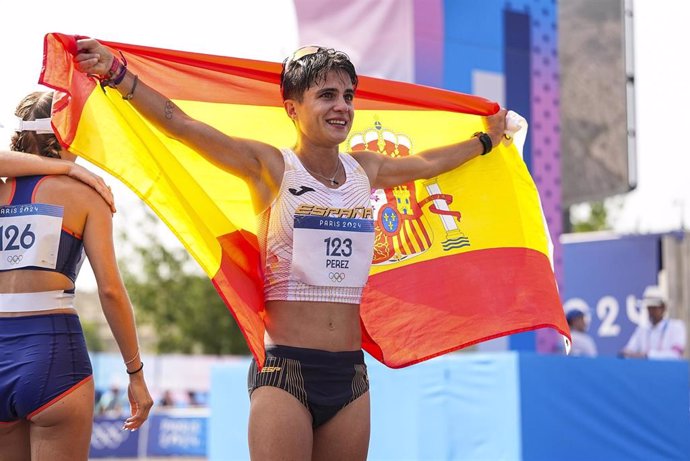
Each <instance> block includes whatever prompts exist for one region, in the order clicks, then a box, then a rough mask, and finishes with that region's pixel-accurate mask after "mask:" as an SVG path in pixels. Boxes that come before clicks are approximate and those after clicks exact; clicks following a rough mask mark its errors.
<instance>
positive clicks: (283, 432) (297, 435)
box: [249, 386, 313, 461]
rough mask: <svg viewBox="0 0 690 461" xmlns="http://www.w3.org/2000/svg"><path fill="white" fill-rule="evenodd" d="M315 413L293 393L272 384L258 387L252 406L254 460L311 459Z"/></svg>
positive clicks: (250, 428)
mask: <svg viewBox="0 0 690 461" xmlns="http://www.w3.org/2000/svg"><path fill="white" fill-rule="evenodd" d="M311 421H312V420H311V414H309V411H308V410H307V409H306V407H305V406H304V405H302V403H301V402H300V401H299V400H297V399H296V398H295V397H294V396H293V395H291V394H290V393H288V392H286V391H284V390H282V389H280V388H277V387H272V386H262V387H259V388H257V389H255V390H254V392H252V396H251V403H250V406H249V454H250V456H251V459H252V461H264V460H267V461H274V460H286V461H288V460H295V461H304V460H308V459H310V458H311V445H312V440H313V438H312V427H311Z"/></svg>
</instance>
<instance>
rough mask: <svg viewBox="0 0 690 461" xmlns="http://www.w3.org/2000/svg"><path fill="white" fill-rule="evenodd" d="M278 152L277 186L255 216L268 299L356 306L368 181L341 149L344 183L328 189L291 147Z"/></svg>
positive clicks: (368, 214) (366, 235)
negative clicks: (281, 165)
mask: <svg viewBox="0 0 690 461" xmlns="http://www.w3.org/2000/svg"><path fill="white" fill-rule="evenodd" d="M281 152H282V154H283V159H284V160H285V173H284V174H283V181H282V183H281V185H280V191H279V192H278V195H277V197H276V199H275V200H274V201H273V203H272V204H271V205H270V206H269V207H268V208H267V209H266V210H265V211H264V212H262V213H261V214H260V215H259V216H258V239H259V247H260V251H261V258H262V264H263V266H264V295H265V299H266V301H271V300H286V301H325V302H338V303H350V304H359V302H360V300H361V298H362V288H363V287H364V285H365V284H366V281H367V278H368V275H369V268H370V266H371V260H372V256H373V248H374V220H373V211H372V207H371V203H370V198H371V186H370V184H369V178H368V177H367V175H366V173H365V172H364V169H363V168H362V167H361V166H360V165H359V163H357V161H356V160H355V159H354V158H352V157H351V156H350V155H347V154H342V153H341V154H339V155H340V161H341V162H342V164H343V166H344V168H345V176H346V180H345V182H344V183H343V184H342V185H341V186H340V187H338V188H337V189H331V188H328V187H326V186H325V185H323V184H321V183H320V182H319V181H317V180H316V179H315V178H314V177H313V176H312V175H311V174H310V173H309V172H308V171H307V170H306V169H305V168H304V166H303V165H302V163H301V162H300V160H299V158H298V157H297V155H296V154H295V153H294V152H293V151H292V150H291V149H281Z"/></svg>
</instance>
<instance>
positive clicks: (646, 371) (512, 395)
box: [208, 352, 690, 461]
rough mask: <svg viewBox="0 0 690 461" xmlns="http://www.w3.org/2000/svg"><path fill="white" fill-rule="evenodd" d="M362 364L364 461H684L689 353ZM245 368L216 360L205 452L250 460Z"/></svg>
mask: <svg viewBox="0 0 690 461" xmlns="http://www.w3.org/2000/svg"><path fill="white" fill-rule="evenodd" d="M367 364H368V370H369V377H370V383H371V394H372V409H371V413H372V417H371V444H370V449H369V458H368V459H369V461H376V460H381V461H383V460H396V461H408V460H430V461H431V460H433V461H440V460H468V461H469V460H471V461H476V460H515V461H523V460H524V461H547V460H549V461H550V460H555V459H558V460H561V461H585V460H607V461H608V460H616V461H617V460H626V461H634V460H639V461H649V460H679V461H683V460H684V461H690V412H689V408H690V394H689V390H690V382H689V378H688V362H687V361H666V362H663V361H645V360H623V359H617V358H613V357H600V358H594V359H590V358H583V357H565V356H542V355H537V354H532V353H515V352H504V353H498V354H483V353H482V354H479V353H467V354H451V355H447V356H443V357H439V358H437V359H434V360H430V361H428V362H424V363H421V364H418V365H414V366H412V367H409V368H405V369H401V370H391V369H388V368H386V367H384V366H383V365H381V364H379V363H378V362H376V361H375V360H373V359H372V358H371V357H368V358H367ZM247 367H248V362H245V363H238V364H233V365H229V366H217V367H214V369H213V371H212V375H211V394H210V404H211V412H212V414H213V417H212V418H211V420H210V426H209V445H208V447H209V449H208V456H209V460H210V461H234V460H247V459H249V454H248V447H247V417H248V413H249V399H248V397H247V389H246V376H247Z"/></svg>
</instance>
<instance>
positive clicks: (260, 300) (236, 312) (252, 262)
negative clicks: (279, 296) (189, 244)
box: [212, 230, 266, 364]
mask: <svg viewBox="0 0 690 461" xmlns="http://www.w3.org/2000/svg"><path fill="white" fill-rule="evenodd" d="M218 242H219V243H220V246H221V248H222V250H223V254H222V257H221V262H220V269H219V270H218V272H217V273H216V275H215V276H214V277H213V279H212V281H213V285H214V286H215V288H216V290H217V291H218V294H219V295H220V297H221V298H223V301H224V302H225V305H226V306H227V307H228V310H230V312H231V313H232V315H233V317H235V321H236V322H237V325H239V327H240V329H241V330H242V334H243V335H244V337H245V339H246V340H247V345H248V346H249V350H250V351H251V352H252V354H253V355H254V357H256V359H257V361H258V362H259V363H260V364H263V363H264V360H265V358H266V352H265V350H264V322H263V317H264V294H263V281H262V280H261V279H262V276H261V260H260V257H259V245H258V241H257V240H256V236H255V235H254V234H251V233H249V232H247V231H244V230H240V231H235V232H231V233H229V234H226V235H223V236H222V237H219V238H218Z"/></svg>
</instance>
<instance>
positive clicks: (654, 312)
mask: <svg viewBox="0 0 690 461" xmlns="http://www.w3.org/2000/svg"><path fill="white" fill-rule="evenodd" d="M642 306H643V307H644V308H646V309H647V313H648V315H649V323H647V322H642V323H640V325H638V327H637V329H635V332H634V333H633V335H632V336H631V337H630V340H629V341H628V344H626V346H625V348H624V349H623V351H622V352H621V355H622V356H623V357H632V358H649V359H682V358H683V353H684V352H685V342H686V332H685V325H683V322H681V321H680V320H674V319H669V318H667V317H666V316H665V314H666V299H665V297H664V296H663V293H662V292H661V290H660V289H659V287H657V286H649V287H647V288H646V289H645V291H644V295H643V296H642Z"/></svg>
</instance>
